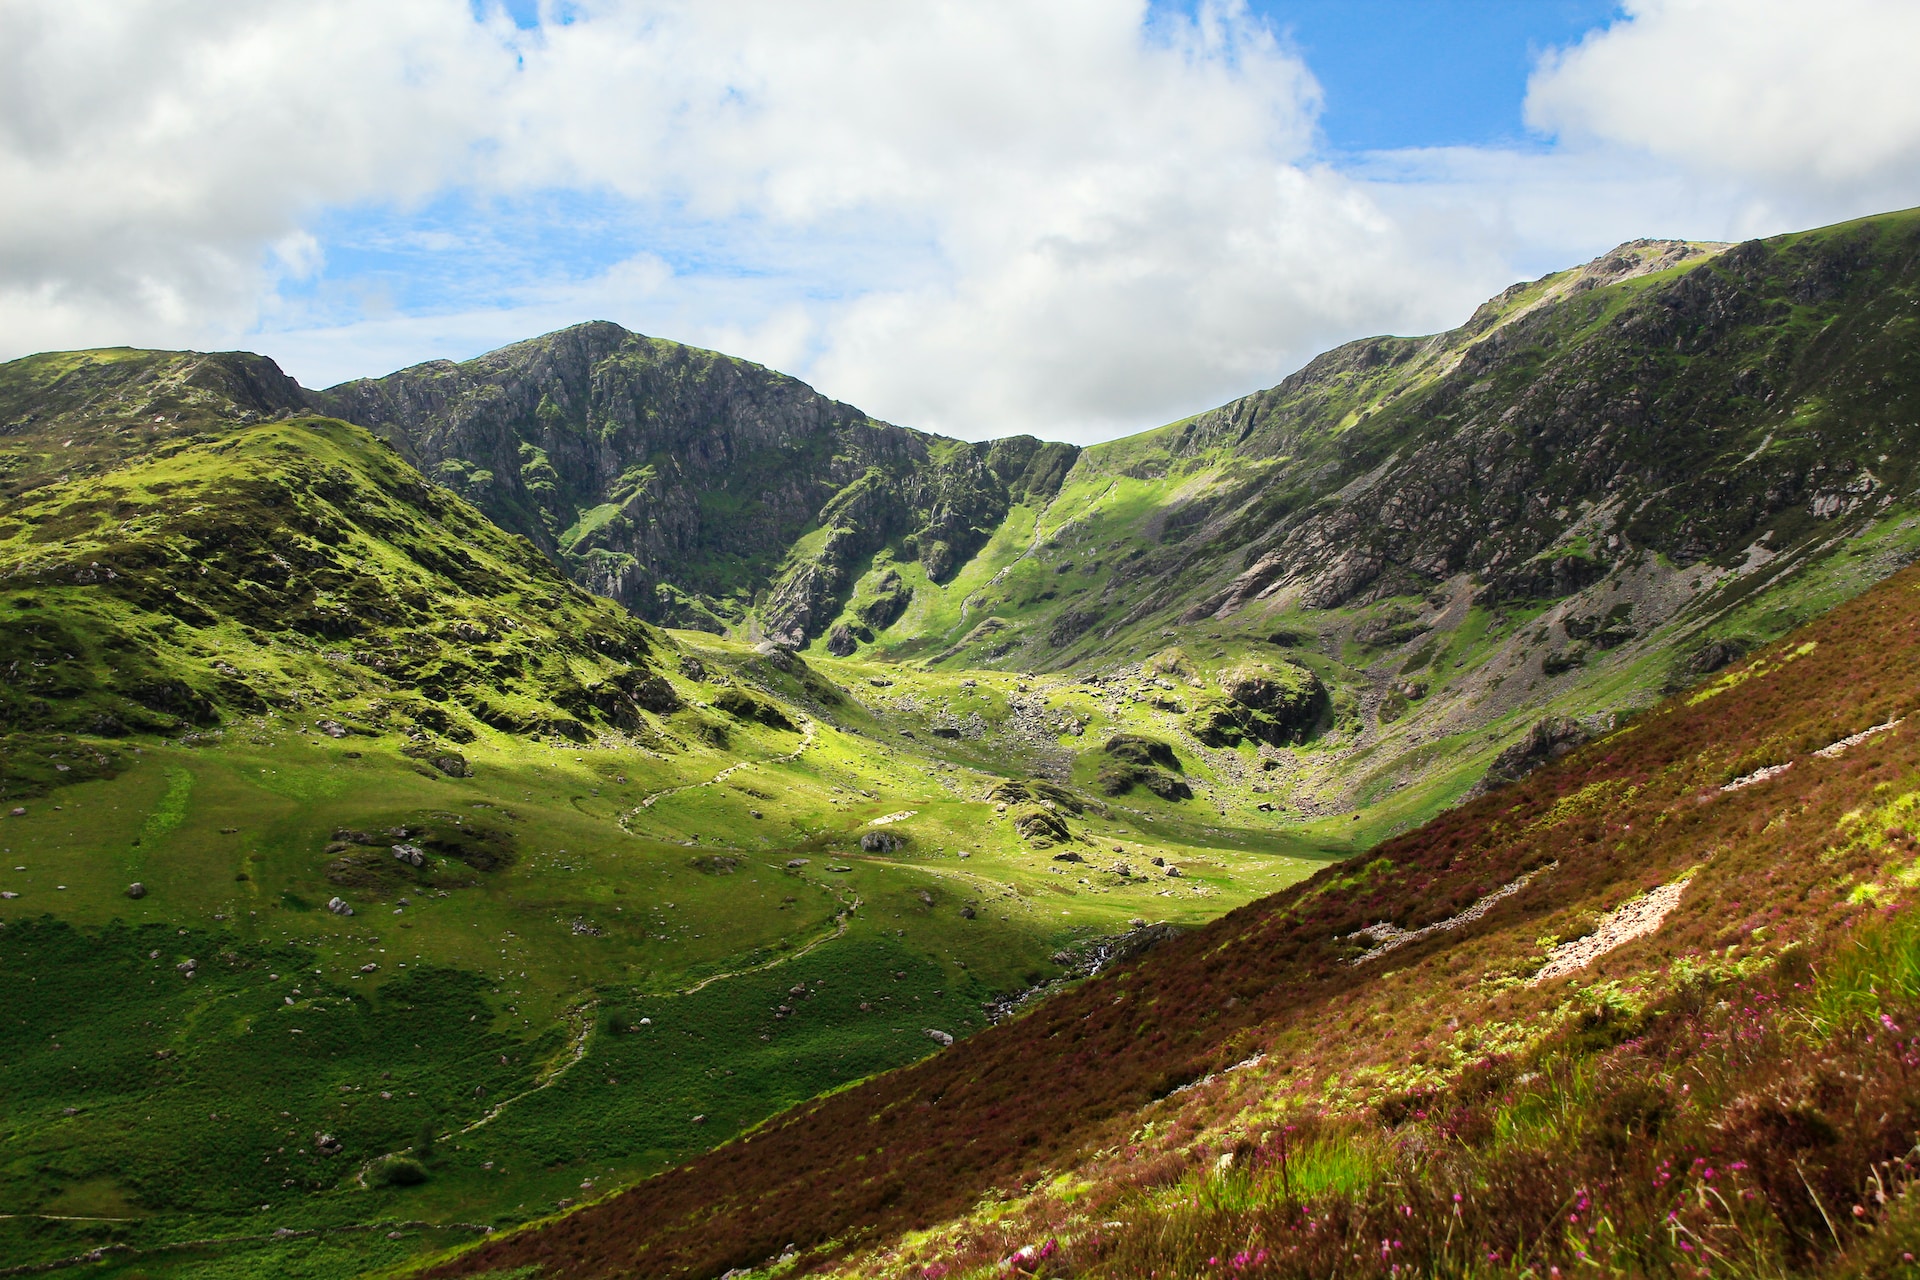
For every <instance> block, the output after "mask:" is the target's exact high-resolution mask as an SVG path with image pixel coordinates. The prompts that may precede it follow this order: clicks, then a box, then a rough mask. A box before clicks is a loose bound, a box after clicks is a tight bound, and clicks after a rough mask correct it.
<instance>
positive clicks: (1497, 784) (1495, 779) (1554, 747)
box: [1466, 716, 1593, 800]
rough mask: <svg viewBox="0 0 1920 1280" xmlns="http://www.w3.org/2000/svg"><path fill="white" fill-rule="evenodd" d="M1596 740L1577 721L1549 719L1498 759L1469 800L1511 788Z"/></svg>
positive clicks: (1535, 727)
mask: <svg viewBox="0 0 1920 1280" xmlns="http://www.w3.org/2000/svg"><path fill="white" fill-rule="evenodd" d="M1592 736H1593V735H1592V734H1590V733H1588V732H1587V730H1586V728H1585V727H1584V726H1582V725H1581V724H1580V722H1579V721H1577V720H1572V719H1569V718H1568V717H1566V716H1549V717H1547V718H1546V719H1545V720H1542V721H1540V722H1539V723H1537V724H1535V725H1534V726H1533V728H1531V729H1529V730H1527V736H1526V737H1524V738H1522V739H1520V741H1518V742H1516V743H1514V744H1513V745H1512V746H1510V747H1508V748H1507V749H1506V750H1505V751H1502V752H1501V753H1500V754H1499V755H1497V756H1495V757H1494V758H1493V763H1492V764H1491V765H1489V766H1488V768H1487V772H1486V775H1485V776H1484V777H1482V778H1481V779H1480V781H1478V782H1476V783H1475V784H1474V785H1473V787H1472V788H1471V789H1470V790H1469V791H1468V792H1467V794H1466V799H1469V800H1471V799H1473V798H1474V797H1476V796H1483V795H1486V794H1487V793H1488V792H1490V791H1498V790H1500V789H1501V788H1502V787H1510V786H1512V785H1513V784H1514V783H1516V782H1518V781H1520V780H1521V779H1522V778H1524V777H1526V776H1527V775H1528V774H1530V773H1532V772H1533V771H1534V770H1535V769H1538V768H1539V767H1540V766H1541V765H1544V764H1546V763H1548V762H1549V761H1553V760H1558V759H1559V758H1560V757H1561V756H1564V755H1566V754H1567V753H1568V752H1570V751H1572V750H1573V749H1574V748H1576V747H1578V746H1581V745H1583V744H1584V743H1585V742H1587V740H1588V739H1590V738H1591V737H1592Z"/></svg>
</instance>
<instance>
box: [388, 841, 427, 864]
mask: <svg viewBox="0 0 1920 1280" xmlns="http://www.w3.org/2000/svg"><path fill="white" fill-rule="evenodd" d="M393 856H394V858H395V859H396V860H398V861H400V862H404V863H406V864H407V865H408V866H410V867H424V866H426V865H427V855H426V853H425V852H424V851H423V850H421V848H420V846H418V845H412V844H397V845H395V846H393Z"/></svg>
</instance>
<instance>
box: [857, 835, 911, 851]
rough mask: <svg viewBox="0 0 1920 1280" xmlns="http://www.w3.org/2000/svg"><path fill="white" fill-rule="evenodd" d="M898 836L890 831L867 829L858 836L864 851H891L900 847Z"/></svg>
mask: <svg viewBox="0 0 1920 1280" xmlns="http://www.w3.org/2000/svg"><path fill="white" fill-rule="evenodd" d="M900 844H901V841H900V837H899V836H897V835H895V834H894V833H893V832H891V831H869V832H867V833H866V834H865V835H863V836H861V837H860V848H861V851H862V852H864V853H893V852H895V851H897V850H898V849H899V848H900Z"/></svg>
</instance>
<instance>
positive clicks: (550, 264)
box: [0, 0, 1920, 439]
mask: <svg viewBox="0 0 1920 1280" xmlns="http://www.w3.org/2000/svg"><path fill="white" fill-rule="evenodd" d="M476 15H477V16H476ZM1809 15H1813V16H1809ZM541 18H542V21H541V22H540V23H539V24H538V25H537V26H535V27H533V28H531V29H527V30H521V29H517V28H516V27H514V26H513V24H511V23H510V22H508V21H507V20H506V18H505V17H504V15H503V14H502V13H501V11H500V10H499V9H498V8H497V6H490V5H488V4H481V5H479V6H475V5H474V4H472V3H470V0H262V2H261V3H258V4H252V5H234V4H231V3H229V2H228V0H10V2H9V3H6V4H4V5H0V182H4V184H5V189H6V190H7V191H8V193H9V200H8V201H7V202H6V203H5V204H4V205H0V355H12V354H18V353H21V352H24V351H29V350H37V349H46V348H51V347H58V346H68V345H85V344H96V343H108V342H135V343H152V344H165V345H181V344H189V343H190V344H196V345H213V344H235V345H249V346H253V347H256V348H260V349H264V350H266V351H267V352H268V353H269V354H273V355H275V356H277V357H280V358H282V359H283V361H284V362H285V363H287V364H288V366H289V368H290V369H291V370H292V371H293V372H295V373H296V374H298V375H300V376H301V377H302V378H303V379H305V380H307V381H309V382H315V383H324V382H326V381H329V380H332V379H333V378H336V377H343V376H347V375H350V374H363V373H379V372H384V371H385V370H386V369H389V368H392V367H396V366H398V365H401V364H403V363H407V362H410V361H412V360H417V359H422V358H426V357H429V356H435V355H453V356H462V355H470V354H474V353H476V352H477V351H479V350H481V349H484V348H485V347H487V346H492V345H498V344H499V343H502V342H505V341H509V340H512V339H514V338H518V337H525V336H529V335H531V334H532V333H535V332H539V331H541V330H542V329H546V328H552V327H557V326H558V325H561V324H564V323H569V322H572V321H575V320H581V319H587V318H594V317H602V318H608V319H614V320H619V321H621V322H623V323H626V324H629V325H631V326H633V327H636V328H642V329H646V330H647V331H650V332H654V333H657V334H660V335H662V336H667V337H674V338H679V339H682V340H689V341H694V342H699V343H702V344H705V345H710V346H714V347H717V348H719V349H722V350H729V351H733V352H735V353H738V354H743V355H747V356H749V357H752V358H757V359H761V360H763V361H765V362H767V363H769V364H772V365H775V366H776V367H780V368H785V369H788V370H790V371H792V372H795V373H798V374H800V375H802V376H805V377H808V378H810V379H811V380H812V381H814V382H815V383H816V384H817V385H819V386H820V387H821V388H822V389H823V390H825V391H827V392H829V393H831V394H833V395H836V396H839V397H841V398H843V399H847V400H850V401H852V402H854V403H857V404H860V405H862V406H863V407H865V408H867V409H868V410H870V411H872V412H875V413H877V414H881V415H883V416H887V417H891V418H893V419H895V420H896V421H902V422H907V423H911V424H914V425H919V426H926V427H933V428H937V429H944V430H948V431H953V432H956V433H960V434H965V435H970V436H981V435H987V434H999V433H1003V432H1007V431H1013V430H1031V431H1037V432H1040V433H1043V434H1047V435H1053V436H1069V437H1074V438H1081V439H1085V438H1090V437H1093V436H1099V435H1107V434H1112V433H1114V432H1115V431H1118V430H1122V429H1132V428H1138V427H1142V426H1148V425H1152V424H1153V423H1155V422H1158V421H1162V420H1166V419H1168V418H1172V417H1177V416H1180V415H1182V414H1185V413H1188V412H1191V411H1193V410H1196V409H1199V408H1202V407H1205V406H1206V405H1207V404H1210V403H1214V402H1217V401H1219V400H1222V399H1225V398H1226V397H1228V396H1230V395H1233V394H1237V393H1239V392H1243V391H1246V390H1250V389H1252V388H1254V387H1257V386H1261V385H1266V384H1269V383H1271V382H1273V381H1275V380H1277V378H1278V377H1279V376H1281V375H1282V374H1283V373H1285V372H1286V371H1287V370H1288V369H1290V368H1292V367H1294V366H1296V365H1298V364H1299V363H1300V362H1301V361H1302V360H1304V359H1305V358H1307V357H1308V356H1310V355H1311V354H1313V353H1314V352H1315V351H1317V350H1319V349H1322V348H1324V347H1325V346H1327V345H1329V344H1331V343H1332V342H1334V341H1337V340H1339V339H1342V338H1345V337H1350V336H1357V335H1359V334H1362V333H1368V332H1377V331H1383V330H1390V331H1399V332H1419V331H1426V330H1431V329H1434V328H1438V327H1441V326H1443V325H1445V324H1448V323H1453V322H1456V321H1457V320H1458V319H1460V318H1462V317H1463V316H1464V315H1465V314H1466V312H1467V310H1468V309H1469V308H1470V307H1471V306H1472V305H1473V303H1474V302H1476V301H1478V300H1479V299H1480V298H1482V297H1484V296H1486V295H1487V294H1488V293H1490V292H1492V291H1493V290H1495V289H1497V288H1498V287H1500V286H1502V285H1504V284H1506V283H1508V282H1509V281H1510V280H1511V279H1513V278H1515V276H1516V275H1517V274H1518V273H1519V271H1520V270H1521V269H1523V268H1525V269H1531V270H1534V271H1536V272H1537V271H1538V270H1544V269H1547V268H1550V267H1555V266H1559V265H1564V264H1565V263H1566V262H1567V261H1569V260H1571V259H1572V258H1574V257H1577V256H1581V255H1583V254H1587V253H1592V252H1597V251H1599V250H1601V249H1604V248H1606V247H1608V245H1610V244H1611V243H1613V242H1614V241H1617V240H1620V239H1625V238H1628V237H1629V236H1633V235H1642V234H1651V235H1660V234H1687V235H1696V236H1718V235H1724V234H1755V233H1764V232H1767V231H1774V230H1782V229H1786V228H1787V227H1789V226H1792V225H1795V223H1796V221H1806V220H1811V218H1813V217H1817V216H1827V215H1831V216H1836V217H1837V216H1844V215H1846V214H1852V213H1864V212H1870V211H1872V210H1873V209H1874V208H1876V207H1887V206H1888V205H1890V204H1892V203H1897V202H1899V201H1898V200H1897V199H1896V197H1899V196H1901V195H1902V193H1905V198H1906V199H1908V200H1912V199H1920V191H1915V190H1914V183H1913V181H1912V179H1913V177H1914V173H1915V169H1916V164H1915V161H1916V156H1920V143H1917V142H1916V139H1920V109H1916V105H1915V103H1916V97H1915V90H1914V89H1913V88H1912V87H1911V85H1910V83H1909V80H1910V79H1911V78H1910V77H1908V78H1906V79H1903V78H1902V76H1901V74H1900V73H1901V71H1902V70H1904V69H1903V68H1899V67H1898V66H1897V65H1896V64H1897V62H1898V58H1899V55H1900V53H1901V52H1902V51H1903V50H1906V49H1910V48H1912V47H1914V46H1915V39H1914V37H1915V36H1916V35H1920V31H1916V29H1915V26H1916V23H1920V16H1916V14H1915V12H1914V11H1913V10H1912V8H1911V6H1910V5H1908V4H1906V3H1903V2H1902V0H1832V3H1830V4H1827V5H1825V6H1823V7H1822V8H1821V9H1820V10H1818V11H1815V10H1813V9H1812V8H1810V7H1809V6H1806V5H1803V4H1797V3H1789V2H1788V0H1738V3H1735V2H1734V0H1718V2H1709V0H1635V2H1634V3H1631V4H1629V5H1628V12H1627V15H1626V16H1625V17H1624V18H1623V19H1622V20H1620V21H1617V22H1615V23H1613V24H1612V25H1611V26H1608V27H1606V28H1603V29H1600V30H1597V31H1595V32H1594V33H1592V34H1590V35H1589V36H1588V37H1587V38H1586V39H1584V40H1583V41H1581V42H1580V43H1578V44H1577V45H1575V46H1573V47H1570V48H1568V49H1565V50H1562V51H1558V52H1555V53H1550V54H1549V55H1548V56H1547V57H1546V58H1545V59H1543V61H1542V63H1541V65H1540V68H1539V71H1538V73H1537V74H1536V76H1535V77H1534V79H1533V82H1532V85H1531V89H1530V95H1529V98H1528V104H1527V111H1528V118H1529V120H1530V122H1531V123H1532V124H1533V125H1534V126H1535V127H1537V128H1538V129H1540V130H1543V131H1545V132H1546V133H1547V134H1551V135H1552V136H1553V137H1554V138H1556V139H1557V141H1556V142H1555V143H1554V145H1552V146H1550V147H1548V148H1546V149H1545V150H1544V151H1542V150H1539V149H1534V150H1527V149H1517V150H1500V149H1490V148H1455V149H1451V150H1447V151H1432V152H1419V153H1401V154H1393V155H1376V156H1373V157H1369V158H1366V159H1364V160H1363V161H1360V162H1354V161H1352V160H1343V161H1342V164H1341V167H1339V168H1337V169H1336V168H1334V167H1330V165H1329V164H1328V163H1327V162H1326V160H1325V159H1324V157H1323V156H1322V155H1321V153H1320V150H1319V136H1318V131H1317V121H1318V118H1319V111H1320V90H1319V87H1318V85H1317V84H1316V82H1315V80H1314V78H1313V75H1312V71H1311V68H1309V67H1308V66H1307V65H1306V64H1305V63H1304V62H1303V61H1302V59H1301V58H1300V56H1299V55H1298V54H1297V53H1296V52H1295V51H1294V50H1293V49H1291V48H1290V47H1289V46H1288V45H1287V44H1286V43H1285V42H1284V41H1283V40H1281V39H1279V38H1278V37H1276V36H1275V35H1274V34H1273V32H1272V31H1271V30H1270V29H1269V28H1268V27H1267V26H1265V25H1264V24H1262V23H1261V22H1260V21H1258V20H1256V19H1254V18H1253V17H1251V16H1249V14H1248V13H1247V12H1246V10H1245V9H1244V8H1243V7H1242V6H1241V5H1240V4H1239V3H1238V0H1202V3H1200V4H1199V5H1198V7H1197V8H1196V9H1194V10H1193V11H1192V12H1191V13H1182V12H1178V11H1176V10H1175V9H1174V7H1172V6H1165V7H1155V6H1150V5H1149V3H1148V0H1049V3H1047V4H1045V5H1033V4H1031V3H1030V2H1029V0H926V2H925V3H917V4H911V5H901V4H898V3H891V2H887V0H819V2H817V3H810V4H806V5H796V4H793V3H791V0H566V3H564V4H563V3H561V2H560V0H550V3H549V4H548V5H547V7H546V8H544V9H543V10H542V13H541ZM570 202H571V203H570ZM589 207H590V213H591V219H592V222H591V224H587V223H580V224H574V223H568V224H567V225H566V226H565V227H564V228H562V226H561V225H560V222H558V221H555V220H554V219H559V220H562V221H564V220H565V219H566V218H567V217H568V214H567V213H566V211H567V210H570V209H576V208H589ZM448 209H455V210H460V209H464V210H465V213H464V215H463V216H465V217H466V218H467V219H468V222H467V223H466V224H465V225H464V226H462V225H458V218H457V217H453V216H452V215H449V214H447V213H446V210H448ZM542 210H550V211H553V212H552V217H551V218H549V220H547V221H546V222H544V223H543V222H542V221H541V218H540V216H539V214H540V211H542ZM426 211H431V212H430V213H429V212H426ZM503 211H506V212H509V213H511V214H512V216H511V217H507V216H504V214H503ZM450 219H451V220H450ZM516 219H517V220H518V221H515V220H516ZM342 226H351V227H355V228H359V229H360V231H361V232H363V233H364V234H362V235H360V237H359V238H358V239H357V240H356V239H355V238H354V237H353V236H345V235H344V233H342V232H341V230H340V228H341V227H342ZM516 228H518V229H517V230H516ZM528 228H532V229H531V230H529V229H528ZM562 230H564V231H565V233H566V234H565V236H562V235H561V234H560V233H561V231H562ZM516 235H518V236H520V237H521V238H520V239H519V240H517V241H516V240H514V239H513V237H514V236H516ZM343 236H344V238H343ZM567 237H571V239H570V240H568V239H567ZM563 240H565V241H566V244H568V245H572V246H575V247H576V248H577V247H578V246H586V247H587V248H589V249H592V250H593V252H584V251H582V252H579V253H576V254H575V256H574V257H572V258H568V256H567V254H568V253H570V252H573V250H572V249H567V248H564V247H555V246H556V245H559V244H560V242H561V241H563ZM372 258H379V259H380V260H381V262H382V263H384V264H385V265H384V266H382V267H381V268H380V269H379V270H378V271H376V270H374V269H372V268H370V267H368V266H366V262H367V261H368V260H370V259H372ZM343 264H344V265H343Z"/></svg>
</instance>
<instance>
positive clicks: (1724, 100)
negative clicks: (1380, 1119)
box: [1527, 0, 1920, 218]
mask: <svg viewBox="0 0 1920 1280" xmlns="http://www.w3.org/2000/svg"><path fill="white" fill-rule="evenodd" d="M1626 8H1627V10H1628V16H1627V17H1626V18H1625V19H1624V20H1622V21H1619V22H1615V23H1614V24H1612V25H1611V26H1609V27H1607V28H1605V29H1603V30H1599V31H1596V32H1593V33H1591V34H1589V35H1588V36H1587V37H1586V39H1584V40H1582V41H1581V42H1580V43H1579V44H1577V45H1575V46H1573V47H1571V48H1569V49H1566V50H1563V51H1560V52H1558V53H1556V54H1553V55H1551V56H1549V57H1547V58H1546V59H1544V60H1543V62H1542V64H1541V66H1540V67H1539V69H1538V70H1537V72H1536V73H1535V75H1534V77H1533V80H1532V82H1531V85H1530V87H1529V93H1528V98H1527V118H1528V121H1529V123H1531V124H1533V125H1534V126H1535V127H1538V128H1541V129H1544V130H1548V131H1551V132H1554V133H1556V134H1558V135H1560V137H1561V138H1562V139H1563V140H1564V141H1566V142H1569V143H1572V144H1575V145H1586V146H1593V145H1600V146H1612V147H1618V148H1623V149H1626V150H1627V151H1629V152H1633V153H1638V154H1639V155H1640V156H1643V157H1645V156H1651V157H1657V158H1659V159H1661V160H1664V161H1667V162H1669V163H1671V164H1672V165H1674V166H1676V167H1678V168H1679V169H1681V170H1682V171H1684V172H1686V173H1687V174H1689V175H1695V176H1699V177H1703V178H1707V179H1717V180H1722V181H1731V182H1735V183H1739V184H1741V185H1743V186H1744V187H1745V188H1747V194H1748V198H1749V199H1753V200H1762V201H1765V202H1767V203H1768V204H1769V205H1770V206H1771V207H1772V208H1773V209H1775V210H1777V214H1776V216H1777V217H1784V218H1792V217H1796V216H1797V217H1805V216H1813V217H1821V216H1836V217H1837V216H1846V215H1849V214H1858V213H1866V212H1872V211H1874V210H1876V209H1881V208H1887V207H1893V206H1896V205H1899V204H1903V203H1913V202H1915V201H1920V75H1916V74H1915V72H1914V62H1913V60H1914V52H1915V51H1916V50H1920V5H1916V4H1914V3H1913V0H1819V2H1818V3H1809V2H1808V0H1629V3H1628V4H1627V6H1626Z"/></svg>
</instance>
